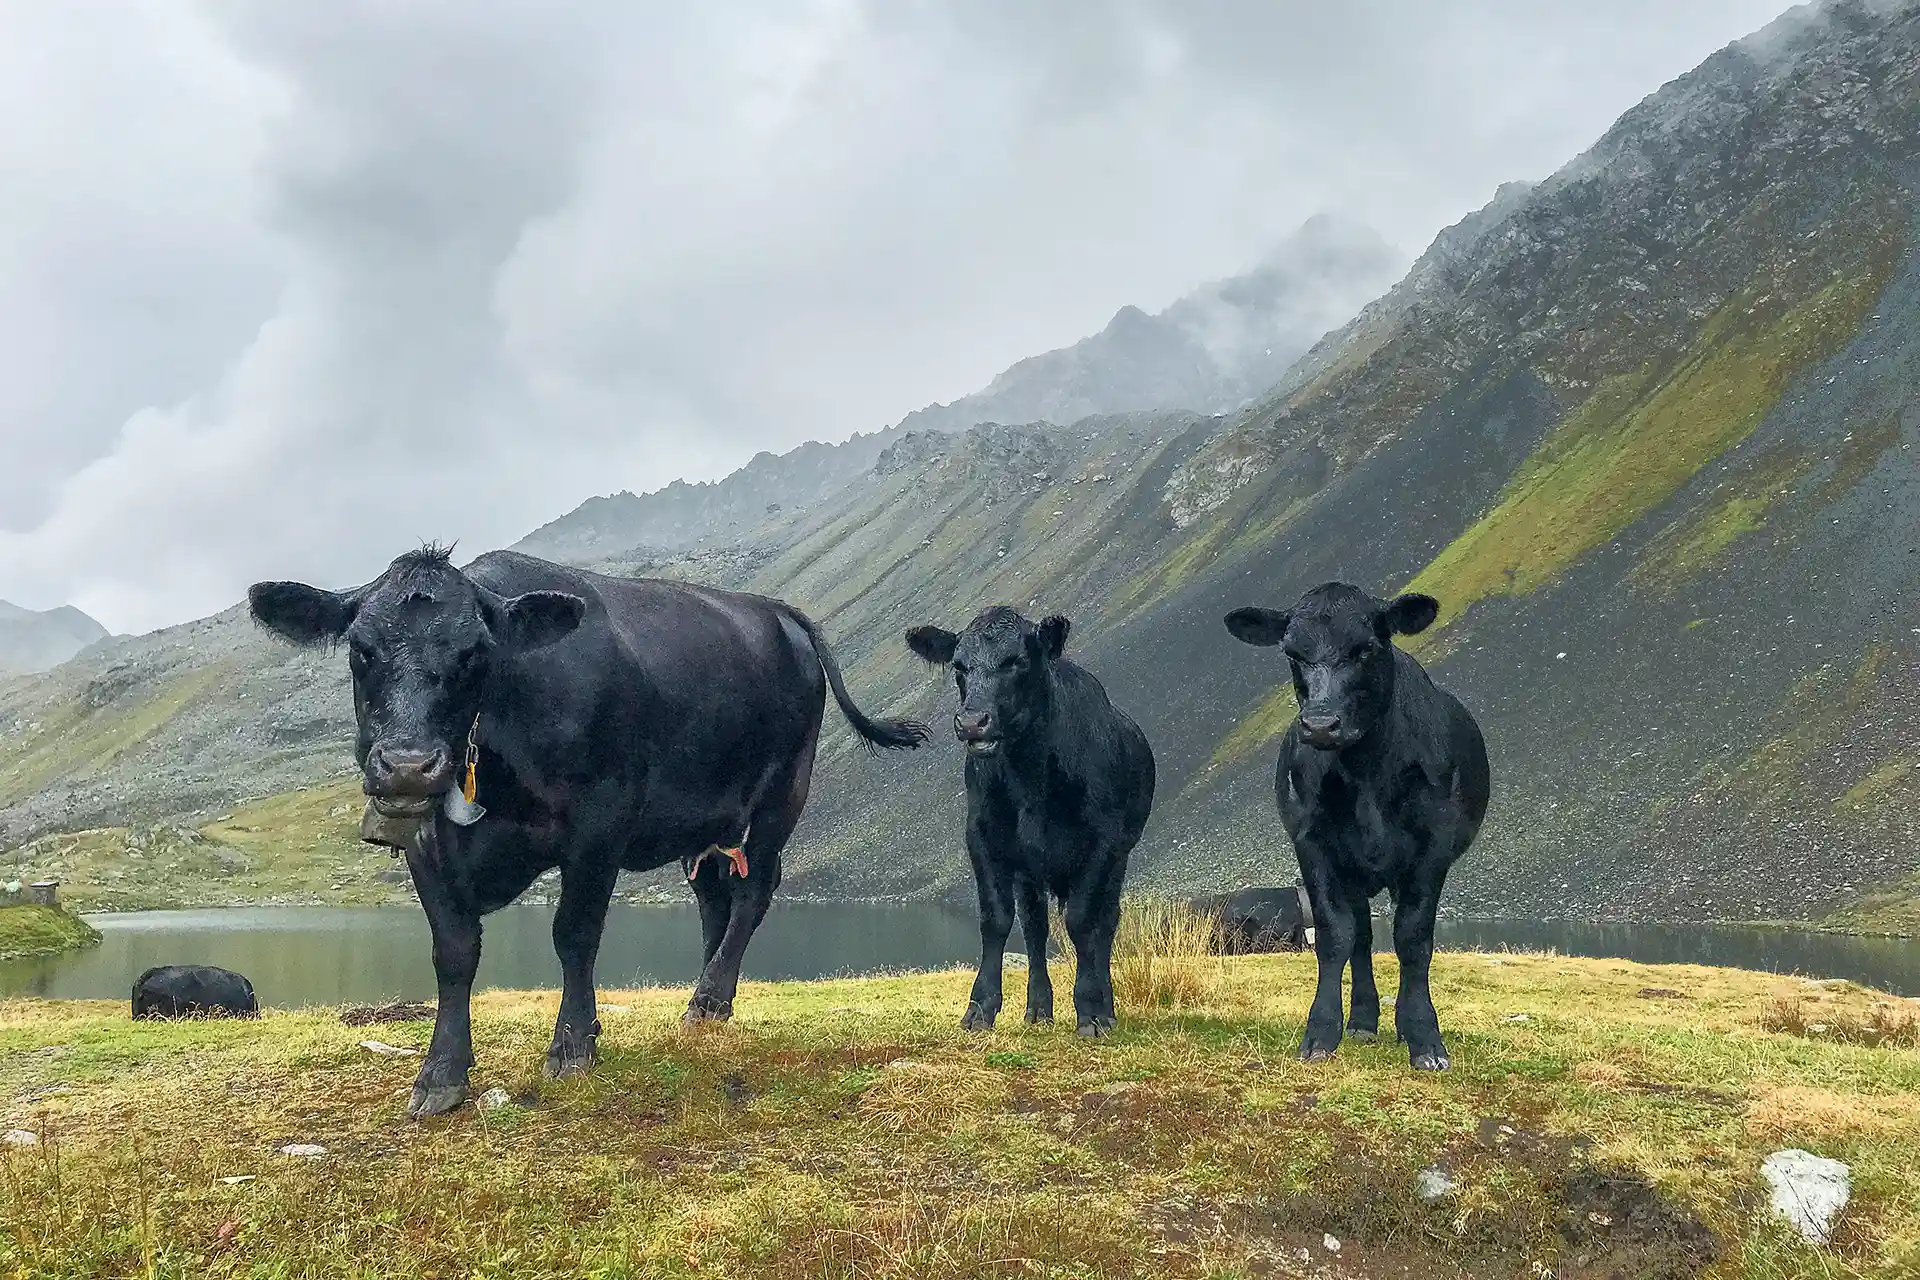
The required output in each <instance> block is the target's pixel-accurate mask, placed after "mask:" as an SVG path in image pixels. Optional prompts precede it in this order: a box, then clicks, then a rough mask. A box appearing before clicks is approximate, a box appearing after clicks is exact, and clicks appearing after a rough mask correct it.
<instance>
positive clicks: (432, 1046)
mask: <svg viewBox="0 0 1920 1280" xmlns="http://www.w3.org/2000/svg"><path fill="white" fill-rule="evenodd" d="M435 861H436V862H437V856H436V858H435ZM407 863H408V866H409V868H410V869H411V871H412V874H413V884H414V888H415V890H416V891H417V892H418V893H419V895H420V906H421V907H422V909H423V910H425V912H426V916H427V927H428V928H429V929H431V930H432V931H433V973H434V978H435V980H436V981H437V983H438V986H439V1004H438V1006H437V1007H436V1009H435V1011H434V1016H433V1039H432V1041H431V1042H430V1043H429V1044H428V1047H427V1058H426V1061H425V1062H423V1063H421V1064H420V1075H419V1077H418V1078H417V1079H416V1080H415V1081H414V1083H413V1096H412V1098H410V1099H409V1100H408V1102H407V1114H408V1115H409V1116H413V1117H416V1118H417V1117H420V1116H437V1115H440V1114H442V1113H443V1112H447V1111H451V1110H453V1109H454V1108H455V1107H457V1106H459V1105H460V1104H461V1103H462V1102H465V1101H466V1100H467V1072H468V1071H469V1070H471V1069H472V1067H473V1022H472V1007H471V1002H472V998H473V978H474V974H476V973H477V972H479V969H480V917H479V915H478V914H477V913H475V912H473V911H471V910H470V909H468V908H466V907H465V906H462V905H461V904H459V903H457V902H455V901H454V899H453V895H452V894H451V892H449V890H448V888H447V886H446V884H445V882H444V880H443V879H442V877H441V874H440V872H439V870H438V868H437V866H435V865H429V864H427V863H426V862H425V861H424V860H423V858H422V855H421V854H420V852H419V846H418V844H417V843H416V846H415V848H414V849H411V850H409V851H408V853H407Z"/></svg>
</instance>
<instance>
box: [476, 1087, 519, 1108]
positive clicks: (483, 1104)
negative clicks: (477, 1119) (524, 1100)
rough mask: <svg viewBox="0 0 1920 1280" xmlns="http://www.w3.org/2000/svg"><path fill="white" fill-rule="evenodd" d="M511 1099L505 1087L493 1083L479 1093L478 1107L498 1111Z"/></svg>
mask: <svg viewBox="0 0 1920 1280" xmlns="http://www.w3.org/2000/svg"><path fill="white" fill-rule="evenodd" d="M512 1101H513V1098H512V1096H511V1095H510V1094H508V1093H507V1091H506V1090H505V1089H502V1088H501V1087H500V1086H499V1085H495V1086H494V1087H493V1088H491V1089H489V1090H487V1091H486V1092H485V1093H483V1094H481V1095H480V1109H481V1110H482V1111H498V1110H499V1109H500V1108H502V1107H504V1106H507V1105H508V1104H510V1103H511V1102H512Z"/></svg>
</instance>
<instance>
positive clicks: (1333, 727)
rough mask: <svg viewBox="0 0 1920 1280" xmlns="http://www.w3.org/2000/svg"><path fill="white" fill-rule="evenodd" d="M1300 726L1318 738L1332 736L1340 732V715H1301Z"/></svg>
mask: <svg viewBox="0 0 1920 1280" xmlns="http://www.w3.org/2000/svg"><path fill="white" fill-rule="evenodd" d="M1300 727H1301V728H1302V729H1305V730H1306V731H1307V732H1308V734H1310V735H1311V736H1313V737H1316V738H1330V737H1332V736H1333V735H1334V734H1336V733H1338V732H1340V717H1339V716H1301V717H1300Z"/></svg>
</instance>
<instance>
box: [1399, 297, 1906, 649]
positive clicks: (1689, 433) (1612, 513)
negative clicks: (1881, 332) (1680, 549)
mask: <svg viewBox="0 0 1920 1280" xmlns="http://www.w3.org/2000/svg"><path fill="white" fill-rule="evenodd" d="M1883 282H1884V272H1883V271H1882V270H1878V269H1870V270H1867V271H1862V272H1860V273H1858V274H1856V275H1853V276H1848V277H1842V278H1839V279H1836V280H1834V281H1833V282H1832V283H1830V284H1828V285H1827V286H1826V287H1825V288H1823V289H1821V290H1820V291H1819V292H1818V293H1815V294H1814V295H1813V296H1812V297H1810V298H1808V299H1806V300H1805V301H1803V302H1801V303H1799V304H1798V305H1796V306H1793V307H1790V308H1784V309H1779V310H1776V309H1775V307H1776V306H1777V302H1778V300H1777V299H1776V300H1769V299H1765V298H1762V299H1759V300H1755V299H1753V298H1751V297H1747V296H1743V297H1740V298H1736V299H1735V300H1734V301H1732V302H1730V303H1728V304H1727V305H1726V306H1725V307H1723V308H1722V309H1721V310H1720V311H1719V312H1717V313H1715V314H1714V315H1713V316H1712V317H1711V318H1710V319H1709V320H1708V321H1707V323H1706V324H1705V325H1704V326H1703V327H1702V329H1701V332H1700V335H1699V337H1698V338H1697V339H1696V340H1695V341H1694V343H1693V345H1692V346H1691V347H1690V348H1689V349H1688V350H1687V351H1686V352H1685V353H1684V354H1683V355H1682V356H1681V357H1680V359H1679V360H1678V361H1677V362H1675V364H1674V365H1673V366H1672V367H1671V369H1670V370H1667V371H1664V375H1663V372H1662V371H1661V370H1659V369H1658V368H1657V367H1655V366H1649V367H1647V368H1644V369H1642V370H1640V371H1638V372H1635V373H1631V374H1622V375H1617V376H1615V377H1612V378H1608V379H1606V380H1604V381H1603V382H1602V383H1601V384H1600V386H1599V388H1598V389H1597V390H1596V391H1595V392H1594V394H1593V395H1592V396H1590V397H1589V398H1588V399H1587V400H1586V401H1585V402H1584V403H1583V404H1582V405H1580V407H1579V408H1577V409H1575V410H1574V411H1573V413H1571V414H1569V415H1568V417H1567V419H1566V420H1565V421H1564V422H1563V423H1562V424H1561V425H1560V426H1559V427H1558V428H1557V429H1556V430H1555V431H1554V432H1553V434H1552V435H1551V436H1549V437H1548V438H1547V440H1546V441H1545V442H1544V443H1543V444H1542V445H1541V446H1540V448H1539V449H1538V450H1537V451H1536V452H1535V454H1534V456H1533V457H1532V458H1531V459H1529V460H1528V461H1527V463H1526V464H1525V465H1524V466H1523V467H1522V468H1521V470H1520V472H1519V473H1518V474H1517V475H1516V476H1515V477H1514V478H1513V480H1512V481H1511V482H1509V484H1508V485H1507V487H1506V490H1505V491H1504V492H1503V493H1502V494H1501V496H1500V500H1499V502H1498V503H1497V504H1495V506H1494V508H1493V510H1491V511H1489V512H1488V513H1487V514H1486V515H1484V516H1482V517H1481V518H1480V519H1479V520H1477V521H1476V522H1475V523H1474V524H1473V525H1472V527H1470V528H1469V529H1468V530H1467V531H1466V532H1465V533H1463V534H1462V535H1461V536H1460V537H1459V538H1457V539H1455V540H1454V542H1453V543H1452V545H1450V546H1448V547H1447V548H1446V550H1444V551H1442V552H1441V553H1440V555H1439V556H1438V557H1436V558H1435V559H1434V561H1433V563H1431V564H1429V565H1428V566H1427V567H1426V568H1425V569H1424V570H1422V571H1421V572H1420V573H1419V575H1418V576H1416V577H1415V578H1414V580H1413V581H1412V583H1410V584H1409V587H1408V589H1409V590H1413V591H1424V592H1427V593H1428V594H1430V595H1433V596H1436V597H1437V598H1438V599H1439V600H1440V604H1441V614H1440V621H1439V624H1438V627H1436V630H1437V629H1438V628H1439V627H1445V626H1446V625H1447V624H1448V623H1449V622H1451V621H1453V620H1454V619H1456V618H1458V617H1459V616H1460V615H1461V614H1463V613H1465V612H1466V611H1467V610H1468V609H1470V608H1471V607H1472V606H1473V605H1474V604H1476V603H1478V602H1479V601H1481V600H1484V599H1487V598H1488V597H1490V596H1496V595H1520V594H1524V593H1526V592H1530V591H1534V590H1537V589H1538V588H1540V587H1542V586H1544V585H1546V584H1547V583H1550V582H1552V581H1554V580H1555V579H1557V578H1559V577H1560V576H1561V575H1562V574H1563V573H1565V572H1566V571H1567V569H1568V568H1570V567H1571V566H1572V565H1573V564H1574V563H1575V562H1576V561H1578V560H1579V559H1580V558H1581V557H1582V556H1584V555H1586V554H1587V553H1588V552H1590V551H1592V550H1594V549H1595V548H1596V547H1600V546H1603V545H1605V544H1606V543H1607V542H1608V541H1610V540H1611V539H1613V538H1615V537H1617V536H1619V534H1620V533H1621V532H1622V531H1624V530H1625V529H1626V528H1627V527H1628V526H1629V525H1631V524H1632V523H1633V522H1634V521H1636V520H1638V519H1639V518H1640V517H1641V516H1643V515H1645V514H1646V513H1647V512H1649V511H1651V510H1653V509H1654V508H1655V507H1657V506H1659V505H1660V504H1661V503H1662V502H1665V501H1666V500H1667V499H1668V498H1670V497H1672V496H1673V494H1674V493H1676V492H1677V491H1678V490H1679V489H1680V487H1681V486H1682V485H1684V484H1685V483H1686V482H1687V481H1688V480H1690V479H1691V478H1692V477H1693V475H1694V474H1695V473H1696V472H1698V471H1699V469H1700V468H1701V467H1703V466H1705V465H1706V464H1707V463H1709V462H1711V461H1712V460H1713V459H1714V458H1716V457H1718V456H1719V455H1720V454H1721V453H1723V452H1724V451H1725V450H1726V449H1728V448H1729V447H1731V446H1733V445H1734V444H1737V443H1738V442H1740V441H1741V440H1743V439H1745V438H1746V436H1747V435H1748V433H1750V432H1751V431H1752V430H1753V429H1754V428H1755V427H1757V426H1758V425H1759V424H1760V422H1761V421H1762V420H1763V419H1764V418H1765V417H1766V416H1767V414H1768V412H1769V411H1771V410H1772V408H1773V406H1774V404H1775V403H1776V402H1777V401H1778V400H1779V398H1780V396H1781V394H1782V393H1783V392H1785V390H1786V389H1787V387H1788V385H1789V384H1790V383H1791V381H1792V380H1793V378H1794V377H1795V376H1796V375H1797V374H1798V373H1800V371H1801V370H1803V369H1805V368H1806V367H1807V366H1808V365H1810V364H1813V363H1815V362H1817V361H1819V360H1822V359H1825V358H1826V357H1828V356H1830V355H1832V354H1833V353H1834V352H1835V351H1838V350H1839V349H1840V348H1841V347H1843V346H1845V344H1846V343H1847V342H1848V341H1849V340H1850V339H1851V338H1852V337H1853V335H1854V334H1855V333H1856V332H1858V330H1859V327H1860V324H1861V321H1862V320H1863V319H1864V318H1865V316H1866V314H1867V310H1868V308H1869V307H1871V306H1872V304H1873V300H1874V299H1875V298H1876V297H1877V296H1878V295H1879V292H1880V288H1881V285H1882V283H1883ZM1770 301H1771V302H1772V303H1773V304H1774V305H1771V306H1770V305H1768V304H1769V302H1770ZM1737 518H1738V517H1737V516H1736V521H1737ZM1721 533H1722V534H1725V536H1726V539H1727V541H1731V539H1732V537H1735V536H1738V535H1737V532H1734V533H1731V534H1726V533H1725V529H1722V530H1721ZM1715 536H1719V535H1715Z"/></svg>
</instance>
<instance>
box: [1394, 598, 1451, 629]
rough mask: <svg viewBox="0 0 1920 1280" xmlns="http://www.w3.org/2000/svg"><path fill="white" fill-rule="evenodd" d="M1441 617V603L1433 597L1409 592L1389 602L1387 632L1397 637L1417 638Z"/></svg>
mask: <svg viewBox="0 0 1920 1280" xmlns="http://www.w3.org/2000/svg"><path fill="white" fill-rule="evenodd" d="M1439 616H1440V602H1439V601H1438V600H1435V599H1434V598H1433V597H1432V596H1423V595H1421V594H1420V593H1418V592H1409V593H1407V594H1406V595H1403V596H1395V597H1394V598H1393V599H1392V600H1390V601H1388V602H1387V630H1389V631H1391V632H1393V634H1395V635H1397V636H1417V635H1419V634H1420V633H1421V632H1422V631H1425V630H1426V629H1427V628H1428V627H1430V626H1432V625H1433V620H1434V619H1435V618H1437V617H1439Z"/></svg>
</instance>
